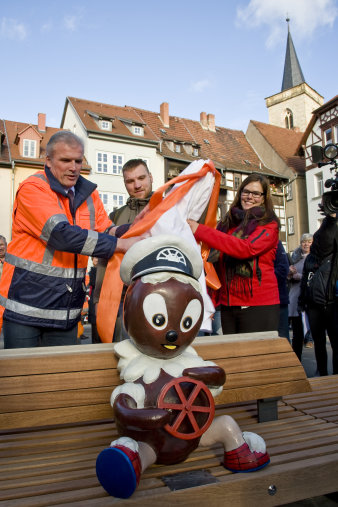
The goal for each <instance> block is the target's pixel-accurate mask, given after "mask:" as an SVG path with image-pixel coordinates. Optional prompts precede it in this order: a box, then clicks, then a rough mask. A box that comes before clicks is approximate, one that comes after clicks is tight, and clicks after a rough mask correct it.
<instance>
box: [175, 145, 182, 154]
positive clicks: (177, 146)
mask: <svg viewBox="0 0 338 507" xmlns="http://www.w3.org/2000/svg"><path fill="white" fill-rule="evenodd" d="M175 151H176V153H181V146H180V145H179V144H175Z"/></svg>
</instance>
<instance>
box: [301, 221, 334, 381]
mask: <svg viewBox="0 0 338 507" xmlns="http://www.w3.org/2000/svg"><path fill="white" fill-rule="evenodd" d="M299 307H300V310H302V311H303V310H305V311H306V313H307V315H308V318H309V324H310V330H311V334H312V337H313V341H314V348H315V356H316V361H317V369H318V372H319V375H321V376H322V375H327V374H328V368H327V350H326V334H327V335H328V337H329V340H330V343H331V347H332V371H333V373H334V374H338V218H337V215H336V214H332V215H327V216H326V217H325V218H324V220H323V222H322V224H321V226H320V227H319V229H318V230H317V231H316V232H315V234H314V236H313V243H312V245H311V249H310V253H309V255H308V256H307V258H306V260H305V264H304V270H303V276H302V280H301V291H300V297H299Z"/></svg>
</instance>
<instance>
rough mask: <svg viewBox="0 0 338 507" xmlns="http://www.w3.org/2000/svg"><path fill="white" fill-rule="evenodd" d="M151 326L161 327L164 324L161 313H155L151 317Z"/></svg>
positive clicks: (163, 317)
mask: <svg viewBox="0 0 338 507" xmlns="http://www.w3.org/2000/svg"><path fill="white" fill-rule="evenodd" d="M153 324H154V326H156V327H161V326H163V324H165V316H164V315H162V313H157V314H156V315H154V316H153Z"/></svg>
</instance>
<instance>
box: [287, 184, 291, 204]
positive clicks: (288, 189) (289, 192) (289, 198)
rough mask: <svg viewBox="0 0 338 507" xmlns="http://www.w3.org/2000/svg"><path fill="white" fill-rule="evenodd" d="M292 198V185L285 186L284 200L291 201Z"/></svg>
mask: <svg viewBox="0 0 338 507" xmlns="http://www.w3.org/2000/svg"><path fill="white" fill-rule="evenodd" d="M291 199H292V185H287V186H286V200H287V201H291Z"/></svg>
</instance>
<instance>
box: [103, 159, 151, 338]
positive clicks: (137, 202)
mask: <svg viewBox="0 0 338 507" xmlns="http://www.w3.org/2000/svg"><path fill="white" fill-rule="evenodd" d="M122 174H123V180H124V184H125V187H126V190H127V192H128V194H129V198H128V200H127V202H126V204H125V205H124V206H122V207H121V208H117V209H115V210H114V211H112V212H111V213H110V214H109V218H110V219H111V221H112V222H113V223H114V224H115V225H117V226H121V227H119V231H121V232H122V231H126V230H127V229H128V225H127V224H129V225H131V224H132V223H133V222H134V220H135V218H136V216H137V215H138V214H139V213H140V212H141V211H142V210H143V209H144V208H145V207H146V205H147V204H148V203H149V200H150V197H151V195H152V184H153V177H152V174H151V173H150V172H149V169H148V167H147V164H146V163H145V162H144V160H142V159H139V158H136V159H131V160H128V162H126V163H125V164H124V166H123V168H122ZM106 267H107V260H105V259H100V260H99V262H98V266H97V273H96V284H95V290H94V296H93V300H94V304H97V303H98V302H99V298H100V292H101V288H102V283H103V278H104V274H105V271H106ZM124 295H125V289H124V290H123V292H122V296H121V304H120V309H119V312H118V315H117V319H116V324H115V332H114V341H122V340H125V339H126V338H128V334H127V333H126V331H125V329H124V327H123V318H122V302H123V299H124Z"/></svg>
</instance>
